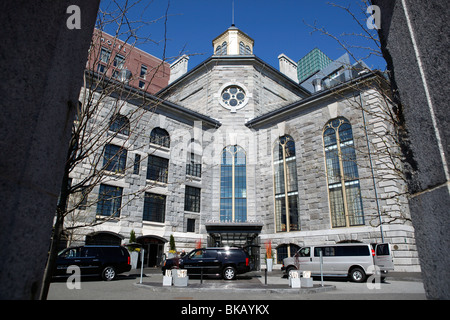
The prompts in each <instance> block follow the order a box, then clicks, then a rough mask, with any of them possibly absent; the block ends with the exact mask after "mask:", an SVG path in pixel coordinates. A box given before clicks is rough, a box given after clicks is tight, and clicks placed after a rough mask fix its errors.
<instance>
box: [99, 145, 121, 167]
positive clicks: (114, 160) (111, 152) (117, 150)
mask: <svg viewBox="0 0 450 320" xmlns="http://www.w3.org/2000/svg"><path fill="white" fill-rule="evenodd" d="M126 163H127V150H126V149H124V148H122V147H119V146H115V145H113V144H107V145H106V146H105V150H104V153H103V168H104V169H105V170H108V171H111V172H118V173H124V172H125V166H126Z"/></svg>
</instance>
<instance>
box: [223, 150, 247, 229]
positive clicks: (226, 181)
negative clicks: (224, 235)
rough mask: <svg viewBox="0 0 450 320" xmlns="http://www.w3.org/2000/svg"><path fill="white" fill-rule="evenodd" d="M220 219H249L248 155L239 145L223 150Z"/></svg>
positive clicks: (238, 220) (241, 220) (237, 220)
mask: <svg viewBox="0 0 450 320" xmlns="http://www.w3.org/2000/svg"><path fill="white" fill-rule="evenodd" d="M220 220H221V221H236V222H244V221H247V175H246V155H245V151H244V149H242V148H241V147H239V146H228V147H226V148H224V149H223V152H222V164H221V176H220Z"/></svg>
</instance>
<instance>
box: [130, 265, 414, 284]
mask: <svg viewBox="0 0 450 320" xmlns="http://www.w3.org/2000/svg"><path fill="white" fill-rule="evenodd" d="M125 275H130V276H135V277H137V278H139V277H140V275H141V269H132V270H131V271H129V272H127V273H125ZM143 275H144V276H143V279H146V278H150V277H151V278H154V277H157V276H160V278H161V283H162V276H163V275H162V271H161V268H159V267H155V268H144V270H143ZM249 277H252V278H256V279H259V280H260V282H261V283H263V284H264V282H265V280H264V271H263V270H262V271H251V272H248V273H246V274H243V275H238V277H237V278H238V280H239V279H242V278H249ZM191 278H192V277H191ZM197 278H198V279H197ZM267 278H268V284H281V283H283V284H284V283H287V281H288V280H287V278H286V277H284V278H283V273H282V271H281V270H273V271H272V272H269V273H268V274H267ZM269 279H270V281H269ZM314 279H318V278H314ZM325 279H327V278H325ZM193 280H199V281H200V277H195V278H193ZM206 280H210V281H211V280H212V281H215V282H218V281H224V282H225V283H229V282H230V281H225V280H220V278H219V277H211V276H209V277H207V276H205V277H204V282H205V281H206ZM389 280H395V281H414V282H422V274H421V273H420V272H389V273H388V275H387V277H386V281H389ZM144 281H145V280H143V282H144ZM325 282H326V281H325Z"/></svg>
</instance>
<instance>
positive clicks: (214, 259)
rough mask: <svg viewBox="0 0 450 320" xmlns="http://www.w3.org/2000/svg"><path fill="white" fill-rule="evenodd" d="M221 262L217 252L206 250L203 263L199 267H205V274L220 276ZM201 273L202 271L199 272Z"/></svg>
mask: <svg viewBox="0 0 450 320" xmlns="http://www.w3.org/2000/svg"><path fill="white" fill-rule="evenodd" d="M220 265H221V264H220V261H219V257H218V252H217V250H205V252H204V254H203V262H200V263H199V267H203V273H205V274H219V273H220ZM199 272H200V273H201V270H199Z"/></svg>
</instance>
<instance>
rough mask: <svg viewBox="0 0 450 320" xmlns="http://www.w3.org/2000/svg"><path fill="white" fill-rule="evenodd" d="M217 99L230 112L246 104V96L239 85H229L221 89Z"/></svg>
mask: <svg viewBox="0 0 450 320" xmlns="http://www.w3.org/2000/svg"><path fill="white" fill-rule="evenodd" d="M219 101H220V104H221V105H222V106H223V107H225V108H227V109H230V110H231V112H236V110H237V109H240V108H242V107H244V106H245V105H246V104H247V101H248V96H247V94H246V92H245V90H244V89H243V88H241V87H240V86H236V85H231V86H227V87H225V88H224V89H223V90H222V92H221V93H220V98H219Z"/></svg>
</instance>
